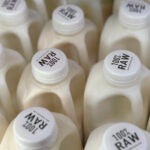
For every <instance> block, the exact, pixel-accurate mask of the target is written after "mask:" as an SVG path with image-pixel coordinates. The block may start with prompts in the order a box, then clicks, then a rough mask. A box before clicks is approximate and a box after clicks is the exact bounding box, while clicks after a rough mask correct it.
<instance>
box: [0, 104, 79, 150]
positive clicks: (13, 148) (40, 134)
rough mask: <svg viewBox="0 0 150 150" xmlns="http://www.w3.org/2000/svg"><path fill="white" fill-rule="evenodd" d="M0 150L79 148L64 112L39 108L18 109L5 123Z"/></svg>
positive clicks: (77, 136) (75, 131) (68, 149)
mask: <svg viewBox="0 0 150 150" xmlns="http://www.w3.org/2000/svg"><path fill="white" fill-rule="evenodd" d="M0 149H1V150H71V149H73V150H82V145H81V140H80V137H79V134H78V130H77V128H76V126H75V125H74V124H73V122H72V121H71V120H70V119H69V118H67V117H66V116H64V115H61V114H57V113H51V112H49V111H48V110H47V109H44V108H41V107H33V108H29V109H27V110H24V111H22V112H21V113H20V114H19V115H18V116H17V117H16V118H15V119H14V121H13V122H12V123H11V124H10V125H9V127H8V129H7V131H6V133H5V135H4V138H3V140H2V142H1V145H0Z"/></svg>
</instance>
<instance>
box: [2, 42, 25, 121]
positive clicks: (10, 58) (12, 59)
mask: <svg viewBox="0 0 150 150" xmlns="http://www.w3.org/2000/svg"><path fill="white" fill-rule="evenodd" d="M24 66H25V60H24V58H23V57H22V56H21V55H20V54H19V53H18V52H16V51H15V50H12V49H8V48H6V47H4V46H3V45H2V44H1V43H0V91H1V92H0V103H1V106H0V109H1V108H2V109H3V110H4V113H5V116H6V118H7V120H8V121H10V120H12V119H13V117H15V115H16V109H15V101H16V91H17V85H18V82H19V78H20V76H21V73H22V71H23V69H24Z"/></svg>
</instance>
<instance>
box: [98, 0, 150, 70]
mask: <svg viewBox="0 0 150 150" xmlns="http://www.w3.org/2000/svg"><path fill="white" fill-rule="evenodd" d="M136 7H137V8H136ZM149 20H150V5H149V4H148V3H146V2H144V1H141V0H126V1H124V3H122V5H121V7H120V11H119V14H118V15H117V14H114V15H112V16H110V17H109V19H108V20H107V22H106V24H105V26H104V29H103V32H102V35H101V40H100V47H99V59H103V58H104V57H105V56H106V55H107V54H108V53H110V52H111V51H113V50H114V49H129V50H131V51H132V52H134V53H136V54H137V55H138V56H139V57H140V59H141V60H142V62H143V63H144V64H145V65H146V66H147V67H148V68H150V59H149V55H150V51H149V49H150V42H149V37H150V36H149V31H150V30H149V27H150V21H149Z"/></svg>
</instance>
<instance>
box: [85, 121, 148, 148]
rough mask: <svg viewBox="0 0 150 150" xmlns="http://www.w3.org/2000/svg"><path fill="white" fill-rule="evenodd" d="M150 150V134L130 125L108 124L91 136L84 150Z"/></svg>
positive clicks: (93, 132) (97, 129) (123, 123)
mask: <svg viewBox="0 0 150 150" xmlns="http://www.w3.org/2000/svg"><path fill="white" fill-rule="evenodd" d="M91 149H94V150H149V149H150V133H148V132H146V131H144V130H142V129H140V128H138V127H137V126H135V125H133V124H130V123H125V122H121V123H117V124H107V125H104V126H101V127H98V128H96V129H95V130H93V131H92V133H91V134H90V136H89V138H88V141H87V143H86V146H85V148H84V150H91Z"/></svg>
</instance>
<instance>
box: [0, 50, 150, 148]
mask: <svg viewBox="0 0 150 150" xmlns="http://www.w3.org/2000/svg"><path fill="white" fill-rule="evenodd" d="M10 51H12V50H10ZM12 52H14V54H16V52H15V51H12ZM3 53H5V54H6V51H3ZM9 53H10V52H9ZM5 56H6V55H5ZM20 56H21V55H20ZM17 57H18V58H19V55H18V56H17ZM5 58H7V57H5ZM10 58H11V57H9V59H10ZM9 59H8V60H9ZM6 60H7V59H5V62H7V61H6ZM6 64H7V63H6ZM17 65H18V64H17ZM2 67H3V69H4V68H5V65H3V66H2ZM73 80H74V81H73ZM71 82H72V83H71ZM149 82H150V71H149V70H148V69H147V68H146V67H145V66H144V65H142V64H141V62H140V60H139V58H138V57H137V56H136V55H135V54H134V53H132V52H129V51H127V50H117V51H114V52H112V53H110V54H109V55H107V56H106V58H105V59H104V60H103V61H99V62H98V63H96V64H95V65H94V66H93V67H92V69H91V71H90V74H89V77H88V80H87V83H86V87H85V92H84V91H83V90H84V71H83V69H82V68H81V67H80V66H79V65H78V64H77V63H76V62H74V61H72V60H69V59H67V58H66V56H65V55H64V53H63V52H62V51H60V50H58V49H54V48H53V49H45V50H41V51H39V52H37V53H36V54H35V55H34V56H33V58H32V61H31V63H30V64H28V65H27V66H26V67H25V69H24V71H23V74H22V75H21V78H20V81H19V84H18V89H17V102H15V104H16V106H17V108H16V109H19V111H22V110H24V109H25V111H24V112H25V113H23V112H22V113H20V115H18V117H17V118H16V119H15V121H14V122H12V123H11V124H10V125H9V128H8V129H7V131H6V132H5V135H4V137H3V138H2V143H1V147H2V149H8V150H11V149H12V146H11V145H13V148H14V147H15V148H16V149H18V150H25V149H26V150H30V149H35V150H42V149H52V148H50V147H52V146H54V147H55V146H56V147H57V146H60V144H62V145H61V146H62V148H65V149H67V148H66V147H68V145H70V144H68V143H69V141H70V140H71V141H70V142H73V141H74V142H75V143H77V144H76V146H77V147H78V148H77V147H74V148H75V149H81V140H80V136H79V135H78V133H79V132H80V133H81V132H82V129H81V127H82V125H81V124H82V105H83V103H84V106H83V108H84V113H83V115H84V129H85V137H86V138H88V137H89V139H88V141H87V144H86V147H87V148H88V147H89V148H90V147H91V146H92V142H93V141H95V140H96V139H97V136H100V137H101V136H102V135H103V136H102V137H101V138H102V139H103V140H104V141H103V142H102V143H103V144H102V143H99V144H102V147H106V148H103V149H111V148H109V147H107V146H108V144H109V145H111V144H112V145H115V146H114V147H117V148H118V149H119V147H120V149H123V147H125V146H129V147H135V148H137V147H143V149H145V150H147V149H148V148H147V146H148V142H149V141H147V138H148V137H149V134H148V133H145V132H144V131H142V130H140V129H139V128H137V127H135V126H133V125H128V124H125V123H122V124H118V125H117V124H116V125H115V123H119V122H122V121H125V122H131V123H133V124H135V125H137V126H139V127H141V128H143V129H145V128H146V124H147V119H148V116H149V114H148V113H149V98H150V95H149V90H150V84H149ZM71 86H72V87H71ZM60 91H61V92H60ZM83 93H84V98H83V97H82V96H83ZM83 100H84V102H83ZM7 103H8V104H9V102H7ZM33 106H34V107H44V108H47V109H48V110H50V111H52V112H57V113H59V116H60V120H61V121H62V122H61V121H60V122H57V121H56V122H57V124H58V125H60V126H61V127H62V128H61V129H59V128H58V131H57V129H55V128H56V127H57V125H56V124H55V123H54V121H53V119H51V118H49V117H50V115H49V116H47V115H48V114H49V113H48V112H46V113H44V112H43V111H41V110H40V109H37V108H36V109H37V110H36V109H34V108H33V109H29V108H30V107H33ZM28 109H29V111H28ZM7 110H8V109H7ZM4 112H5V110H4ZM4 112H3V113H4ZM8 113H9V112H8ZM60 113H62V114H64V115H66V116H68V117H70V119H71V120H72V121H73V122H74V125H73V123H70V125H68V126H67V125H66V124H65V125H62V124H63V123H67V124H68V122H71V120H70V121H69V120H67V117H66V119H65V118H63V115H60ZM22 114H23V115H22ZM46 114H47V115H46ZM9 116H11V113H9ZM61 116H62V117H61ZM50 120H52V121H50ZM49 121H50V122H51V123H50V125H53V126H52V127H51V128H52V129H51V128H50V127H49V125H48V124H49V123H48V122H49ZM1 123H2V125H4V124H3V120H2V121H1ZM75 125H76V127H75ZM47 126H48V127H47ZM64 126H65V127H66V128H64ZM69 126H70V127H69ZM71 126H72V127H74V128H72V127H71ZM103 126H104V128H103ZM45 127H47V128H45ZM6 128H7V127H5V129H6ZM70 128H71V129H70ZM96 128H100V129H96ZM43 129H45V130H43ZM46 129H47V130H46ZM65 129H66V130H67V131H65ZM69 129H70V130H72V131H70V130H69ZM94 129H95V130H96V131H94ZM114 129H115V130H114ZM125 129H126V130H125ZM133 129H134V130H133ZM41 130H42V131H43V132H42V131H41ZM97 130H98V132H97ZM122 130H123V131H122ZM48 131H49V132H48ZM59 131H60V132H59ZM69 131H70V132H73V135H72V136H71V137H74V138H70V136H69V137H66V138H65V137H64V134H65V133H66V134H67V133H68V132H69ZM78 131H79V132H78ZM92 131H93V132H92ZM102 131H103V132H102ZM57 132H58V133H57ZM64 132H65V133H64ZM112 132H113V133H112ZM118 132H120V134H121V135H120V134H119V135H118ZM124 132H125V133H124ZM3 133H4V132H3ZM36 133H37V134H36ZM59 133H61V135H59ZM90 133H91V134H90ZM47 134H48V135H47ZM66 134H65V135H66ZM122 134H123V135H122ZM124 134H125V135H124ZM126 134H127V135H126ZM145 134H146V135H145ZM40 135H41V136H40ZM68 135H70V134H69V133H68ZM68 135H66V136H68ZM89 135H90V136H89ZM81 136H82V135H81ZM112 136H113V138H116V139H117V138H120V136H124V137H121V139H119V140H123V139H124V138H125V137H127V138H128V140H129V139H130V140H132V141H133V140H135V142H133V143H131V144H129V143H128V144H129V145H125V144H127V143H126V142H132V141H128V140H127V139H126V140H127V141H124V140H123V142H125V143H121V141H120V142H119V141H118V140H116V139H115V140H116V141H114V140H111V139H110V137H112ZM118 136H119V137H118ZM134 136H136V137H134ZM38 137H39V138H38ZM59 137H60V138H59ZM95 138H96V139H95ZM131 138H133V139H131ZM134 138H136V139H134ZM12 139H13V140H12ZM64 139H65V140H66V141H62V140H64ZM102 139H101V140H102ZM107 139H108V140H107ZM57 140H58V141H59V142H57ZM72 140H73V141H72ZM49 141H51V142H49ZM90 141H91V142H90ZM106 141H109V142H110V141H113V142H116V143H113V142H112V143H109V142H108V144H107V142H106ZM141 141H143V142H144V143H145V144H143V142H142V144H141ZM55 142H56V145H55V144H54V143H55ZM60 142H62V143H60ZM63 142H64V143H63ZM97 142H98V141H97ZM8 143H9V144H8ZM94 143H95V142H94ZM94 143H93V144H94ZM123 144H124V145H123ZM88 145H89V146H88ZM71 146H72V145H71ZM93 146H94V145H93ZM93 146H92V147H93ZM95 146H98V147H99V145H95ZM19 147H20V148H19ZM54 149H55V148H54ZM58 149H59V148H58ZM60 149H61V148H60ZM69 149H70V148H69ZM114 149H115V148H114Z"/></svg>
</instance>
